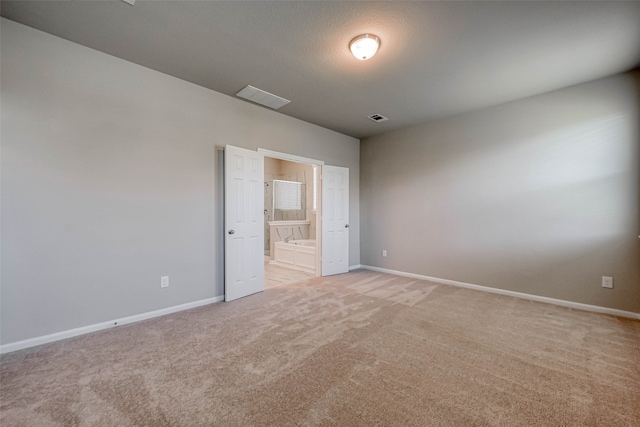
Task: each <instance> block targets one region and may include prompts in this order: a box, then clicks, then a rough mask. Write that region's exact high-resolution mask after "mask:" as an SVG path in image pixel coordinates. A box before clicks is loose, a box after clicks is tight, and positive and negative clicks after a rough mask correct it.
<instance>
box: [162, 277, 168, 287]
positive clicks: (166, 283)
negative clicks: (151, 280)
mask: <svg viewBox="0 0 640 427" xmlns="http://www.w3.org/2000/svg"><path fill="white" fill-rule="evenodd" d="M160 287H161V288H168V287H169V276H162V277H161V278H160Z"/></svg>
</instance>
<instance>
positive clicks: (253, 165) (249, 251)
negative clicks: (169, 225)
mask: <svg viewBox="0 0 640 427" xmlns="http://www.w3.org/2000/svg"><path fill="white" fill-rule="evenodd" d="M265 158H266V159H267V160H266V162H267V164H268V166H267V169H269V168H270V167H271V166H272V165H273V164H275V162H278V164H279V168H278V170H277V173H271V174H270V175H271V176H270V175H265ZM285 162H286V163H285ZM224 164H225V166H224V206H225V207H224V212H225V215H224V222H225V230H224V233H225V245H224V265H225V273H224V276H225V280H224V283H225V300H226V301H231V300H233V299H236V298H241V297H243V296H247V295H250V294H252V293H256V292H261V291H262V290H264V287H265V276H264V274H265V273H264V272H265V265H264V260H265V256H269V263H270V262H271V261H276V264H280V265H279V266H286V267H289V268H290V269H291V270H298V271H303V272H306V273H311V274H312V276H311V277H314V276H321V275H322V276H326V275H331V274H340V273H346V272H348V258H349V224H348V218H349V169H348V168H344V167H337V166H325V165H324V162H323V161H319V160H314V159H308V158H303V157H299V156H294V155H289V154H285V153H279V152H274V151H270V150H264V149H258V150H257V151H253V150H248V149H244V148H239V147H234V146H230V145H227V146H226V148H225V160H224ZM275 175H277V176H275ZM323 175H326V178H323ZM270 178H289V179H270ZM294 179H295V180H294ZM301 180H302V181H304V182H300V181H301ZM267 184H271V185H273V189H272V191H273V192H274V193H275V192H276V191H277V190H276V187H281V190H280V191H281V192H282V197H283V198H282V199H281V201H279V202H276V201H275V198H274V201H270V200H268V201H267V205H268V204H269V203H271V210H272V212H271V217H269V215H270V212H269V209H265V196H266V192H265V191H264V189H265V188H268V187H267ZM303 185H304V187H303ZM307 185H308V187H307ZM303 198H304V199H305V202H304V204H303V202H302V199H303ZM323 204H324V207H323ZM302 215H304V219H301V218H302ZM265 216H267V218H266V219H265ZM271 218H273V221H269V219H271ZM269 222H275V224H270V223H269ZM267 225H268V226H269V239H268V242H269V243H268V244H265V241H266V240H267V239H265V233H266V229H267V228H266V226H267ZM280 226H282V227H284V228H282V229H281V232H278V231H279V230H278V227H280ZM274 227H275V229H274ZM274 231H275V233H274ZM307 237H309V238H307ZM310 237H315V239H311V238H310ZM292 242H293V244H291V243H292ZM265 254H268V255H265ZM269 265H270V264H269Z"/></svg>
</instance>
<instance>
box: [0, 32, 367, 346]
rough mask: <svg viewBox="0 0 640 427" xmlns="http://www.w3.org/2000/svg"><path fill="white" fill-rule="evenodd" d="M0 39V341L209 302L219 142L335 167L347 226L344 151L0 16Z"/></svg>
mask: <svg viewBox="0 0 640 427" xmlns="http://www.w3.org/2000/svg"><path fill="white" fill-rule="evenodd" d="M1 30H2V33H1V43H2V45H1V50H2V63H1V66H2V70H1V79H2V80H1V85H2V97H1V103H2V105H1V108H2V129H1V138H2V171H1V185H2V187H1V190H2V192H1V197H2V199H1V203H2V205H1V214H2V219H1V226H2V248H1V250H2V266H1V268H2V270H1V277H0V279H1V306H0V308H1V313H2V314H1V319H0V321H1V339H0V342H1V343H3V344H6V343H11V342H16V341H20V340H24V339H28V338H32V337H37V336H42V335H46V334H50V333H54V332H58V331H65V330H68V329H71V328H77V327H82V326H86V325H90V324H94V323H98V322H103V321H107V320H111V319H115V318H119V317H125V316H131V315H135V314H139V313H144V312H147V311H151V310H157V309H161V308H165V307H170V306H174V305H178V304H183V303H187V302H192V301H198V300H202V299H206V298H211V297H215V296H219V295H222V293H223V282H222V245H223V240H222V204H221V197H222V192H221V182H220V173H221V167H220V165H221V154H220V153H221V152H220V151H219V147H223V146H224V145H226V144H232V145H237V146H241V147H246V148H250V149H256V148H258V147H261V148H266V149H270V150H275V151H280V152H285V153H290V154H294V155H299V156H304V157H309V158H314V159H319V160H324V161H325V162H326V163H327V164H332V165H338V166H346V167H349V168H350V169H351V177H352V179H351V188H350V191H351V219H350V221H351V222H352V223H353V224H358V219H359V199H358V189H359V182H358V177H359V170H358V167H359V142H358V140H356V139H354V138H351V137H347V136H344V135H341V134H338V133H335V132H332V131H329V130H327V129H323V128H320V127H318V126H314V125H311V124H309V123H306V122H302V121H300V120H296V119H292V118H290V117H287V116H284V115H282V114H278V113H276V112H273V111H269V110H266V109H264V108H261V107H258V106H255V105H251V104H249V103H246V102H244V101H240V100H237V99H234V98H231V97H228V96H225V95H222V94H219V93H216V92H213V91H210V90H208V89H204V88H202V87H199V86H196V85H193V84H190V83H187V82H185V81H182V80H179V79H176V78H173V77H170V76H167V75H164V74H161V73H158V72H155V71H152V70H149V69H146V68H143V67H140V66H138V65H135V64H132V63H129V62H126V61H123V60H120V59H117V58H114V57H112V56H109V55H106V54H103V53H100V52H97V51H94V50H91V49H88V48H85V47H82V46H80V45H76V44H73V43H70V42H68V41H65V40H62V39H59V38H56V37H53V36H51V35H48V34H45V33H42V32H39V31H36V30H33V29H31V28H28V27H25V26H22V25H20V24H17V23H14V22H12V21H8V20H6V19H2V22H1ZM247 83H251V82H247ZM294 102H295V101H294ZM358 230H359V226H357V225H356V226H354V227H353V231H352V234H351V241H350V245H351V251H350V263H351V264H359V262H360V255H359V249H360V247H359V239H360V236H359V233H358ZM163 275H168V276H170V280H171V284H170V287H169V288H167V289H160V276H163Z"/></svg>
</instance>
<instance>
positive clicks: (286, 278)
mask: <svg viewBox="0 0 640 427" xmlns="http://www.w3.org/2000/svg"><path fill="white" fill-rule="evenodd" d="M314 277H315V276H314V275H313V274H311V273H305V272H304V271H298V270H292V269H290V268H285V267H280V266H278V265H274V264H269V257H268V256H265V257H264V287H265V289H269V288H273V287H275V286H280V285H285V284H288V283H295V282H300V281H305V280H309V279H312V278H314Z"/></svg>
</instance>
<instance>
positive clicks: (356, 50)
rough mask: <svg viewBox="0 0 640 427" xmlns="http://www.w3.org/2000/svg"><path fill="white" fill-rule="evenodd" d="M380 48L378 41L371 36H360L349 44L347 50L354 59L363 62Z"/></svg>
mask: <svg viewBox="0 0 640 427" xmlns="http://www.w3.org/2000/svg"><path fill="white" fill-rule="evenodd" d="M379 47H380V39H379V38H378V36H374V35H373V34H362V35H360V36H358V37H356V38H355V39H353V40H351V43H349V49H351V53H353V56H355V57H356V59H359V60H360V61H365V60H367V59H371V58H372V57H373V55H375V54H376V52H377V51H378V48H379Z"/></svg>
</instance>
